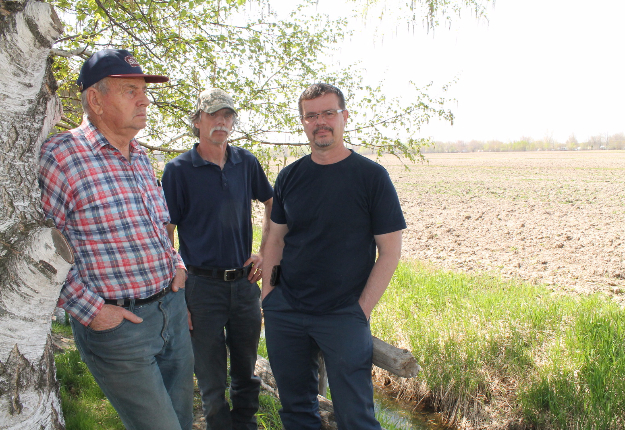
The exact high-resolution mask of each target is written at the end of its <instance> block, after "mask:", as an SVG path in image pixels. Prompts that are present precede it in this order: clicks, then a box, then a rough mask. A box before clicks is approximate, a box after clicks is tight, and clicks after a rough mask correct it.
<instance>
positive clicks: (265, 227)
mask: <svg viewBox="0 0 625 430" xmlns="http://www.w3.org/2000/svg"><path fill="white" fill-rule="evenodd" d="M272 203H273V198H271V199H269V200H267V201H266V202H264V203H263V204H264V205H265V216H264V217H263V224H262V230H261V236H260V247H259V249H258V252H259V254H261V255H263V254H264V253H265V244H266V242H267V237H268V236H269V225H270V220H271V206H272ZM263 258H264V257H263Z"/></svg>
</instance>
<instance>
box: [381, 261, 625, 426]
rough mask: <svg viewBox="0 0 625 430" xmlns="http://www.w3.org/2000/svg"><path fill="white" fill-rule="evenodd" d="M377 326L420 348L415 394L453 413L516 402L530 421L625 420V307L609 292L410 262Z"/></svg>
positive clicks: (474, 416) (510, 409)
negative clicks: (558, 289) (555, 289)
mask: <svg viewBox="0 0 625 430" xmlns="http://www.w3.org/2000/svg"><path fill="white" fill-rule="evenodd" d="M372 331H373V332H374V334H375V335H376V336H378V337H380V338H382V339H384V340H387V341H389V342H392V343H396V344H398V345H401V346H405V347H407V348H409V349H411V350H412V352H413V354H414V355H415V357H416V358H417V360H418V361H419V363H420V364H421V365H422V367H423V372H422V374H421V375H420V376H419V380H420V381H422V384H421V387H413V390H414V392H415V394H418V396H425V397H426V399H427V401H428V403H429V404H430V406H433V407H435V408H439V409H441V410H442V411H443V413H444V414H446V415H447V418H448V419H450V420H451V421H456V422H457V421H459V420H461V419H464V420H468V421H469V422H472V423H473V424H474V425H483V424H484V422H483V420H484V419H487V418H485V410H486V409H488V408H492V407H493V406H495V407H502V405H506V406H505V407H503V411H500V412H504V413H506V414H512V415H513V416H514V417H516V419H517V421H518V422H519V423H523V424H526V425H529V426H539V427H540V428H562V429H566V428H587V429H595V428H601V429H617V428H623V427H624V421H623V417H625V396H624V395H623V393H624V392H625V346H624V339H623V335H624V331H625V312H624V311H623V310H622V309H620V308H618V306H617V305H615V304H614V303H612V302H611V301H610V300H608V299H605V298H602V297H600V296H591V297H569V296H562V295H556V294H554V293H552V292H550V291H549V290H547V289H546V288H544V287H542V286H537V285H530V284H527V283H519V282H509V281H502V280H500V279H498V278H495V277H488V276H469V275H464V274H457V273H450V272H444V271H432V270H429V269H427V268H426V267H424V266H422V265H418V264H411V263H401V264H400V266H399V268H398V269H397V271H396V273H395V276H394V278H393V281H392V283H391V285H390V286H389V288H388V289H387V292H386V293H385V295H384V296H383V298H382V300H381V302H380V304H379V305H378V306H377V307H376V309H375V311H374V315H373V317H372ZM424 386H425V391H426V392H423V391H424ZM419 391H421V392H420V393H417V392H419ZM499 418H501V417H499ZM508 418H509V417H508Z"/></svg>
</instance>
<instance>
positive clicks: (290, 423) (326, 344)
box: [263, 287, 381, 430]
mask: <svg viewBox="0 0 625 430" xmlns="http://www.w3.org/2000/svg"><path fill="white" fill-rule="evenodd" d="M263 311H264V315H265V337H266V339H267V352H268V354H269V362H270V363H271V369H272V370H273V375H274V376H275V378H276V383H277V384H278V391H279V393H280V401H281V403H282V409H281V410H280V417H281V418H282V424H283V425H284V428H285V429H286V430H319V429H320V428H321V419H320V417H319V403H318V401H317V394H318V392H319V389H318V378H319V362H318V358H317V357H318V354H319V350H321V352H322V353H323V357H324V359H325V363H326V369H327V371H328V382H329V384H330V390H331V391H332V403H333V405H334V415H335V418H336V422H337V424H338V428H339V429H340V430H355V429H358V430H380V429H381V427H380V424H379V423H378V421H377V420H376V419H375V416H374V410H373V384H372V382H371V365H372V358H373V340H372V338H371V331H370V330H369V322H368V321H367V318H366V317H365V314H364V312H363V311H362V308H361V307H360V305H359V304H358V302H356V303H355V304H353V305H351V306H347V307H345V308H341V309H338V310H335V311H332V312H328V313H326V314H323V315H310V314H305V313H302V312H297V311H296V310H294V309H293V308H292V307H291V306H290V305H289V304H288V302H287V301H286V300H285V299H284V296H283V295H282V291H281V289H280V287H277V288H275V289H274V290H272V291H271V292H270V293H269V294H268V295H267V296H266V297H265V299H264V300H263Z"/></svg>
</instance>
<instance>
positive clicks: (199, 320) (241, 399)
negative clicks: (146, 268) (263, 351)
mask: <svg viewBox="0 0 625 430" xmlns="http://www.w3.org/2000/svg"><path fill="white" fill-rule="evenodd" d="M185 291H186V297H187V307H188V308H189V312H191V321H192V323H193V330H192V331H191V341H192V343H193V352H194V354H195V376H196V377H197V381H198V387H199V388H200V392H201V394H202V406H203V408H204V416H205V418H206V424H207V429H212V430H231V429H232V430H256V429H257V424H256V412H257V411H258V394H259V393H260V378H259V377H257V376H255V375H254V367H255V365H256V355H257V351H258V339H259V337H260V326H261V315H260V302H259V297H260V289H259V288H258V285H257V284H256V283H254V284H250V281H248V280H247V278H245V277H244V278H241V279H238V280H236V281H231V282H227V281H222V280H219V279H212V278H207V277H203V276H196V275H192V274H189V278H188V279H187V283H186V287H185ZM226 348H227V350H229V351H230V400H231V401H232V410H230V406H229V405H228V402H227V401H226V397H225V392H226V388H227V381H226V377H227V371H228V362H227V356H228V352H227V350H226Z"/></svg>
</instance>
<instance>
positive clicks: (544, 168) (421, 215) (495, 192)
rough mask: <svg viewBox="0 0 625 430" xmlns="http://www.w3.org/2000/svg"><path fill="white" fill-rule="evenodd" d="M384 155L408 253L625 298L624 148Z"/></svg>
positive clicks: (624, 301)
mask: <svg viewBox="0 0 625 430" xmlns="http://www.w3.org/2000/svg"><path fill="white" fill-rule="evenodd" d="M425 159H426V161H425V163H422V164H416V165H413V164H410V165H409V170H406V168H405V166H404V165H403V164H402V163H401V161H399V160H397V159H396V158H394V157H390V156H385V158H383V159H382V160H381V163H382V164H383V165H384V166H385V167H386V168H387V170H388V171H389V174H390V175H391V178H392V179H393V181H394V183H395V186H396V188H397V191H398V194H399V198H400V201H401V204H402V208H403V211H404V215H405V217H406V222H407V224H408V229H407V231H405V233H404V245H403V255H402V258H403V259H406V258H413V259H417V260H422V261H427V262H431V263H433V264H435V265H436V266H439V267H442V268H447V269H452V270H460V271H465V272H488V273H493V274H495V275H500V276H502V277H504V278H520V279H523V280H527V281H531V282H536V283H544V284H547V285H549V286H550V287H551V288H553V289H554V290H556V291H563V292H572V293H581V294H588V293H593V292H597V291H601V292H604V293H607V294H608V295H610V296H612V297H613V298H614V299H615V300H616V301H617V302H619V303H620V304H621V305H625V260H624V254H625V231H624V227H625V151H574V152H522V153H485V152H482V153H463V154H426V155H425Z"/></svg>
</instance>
